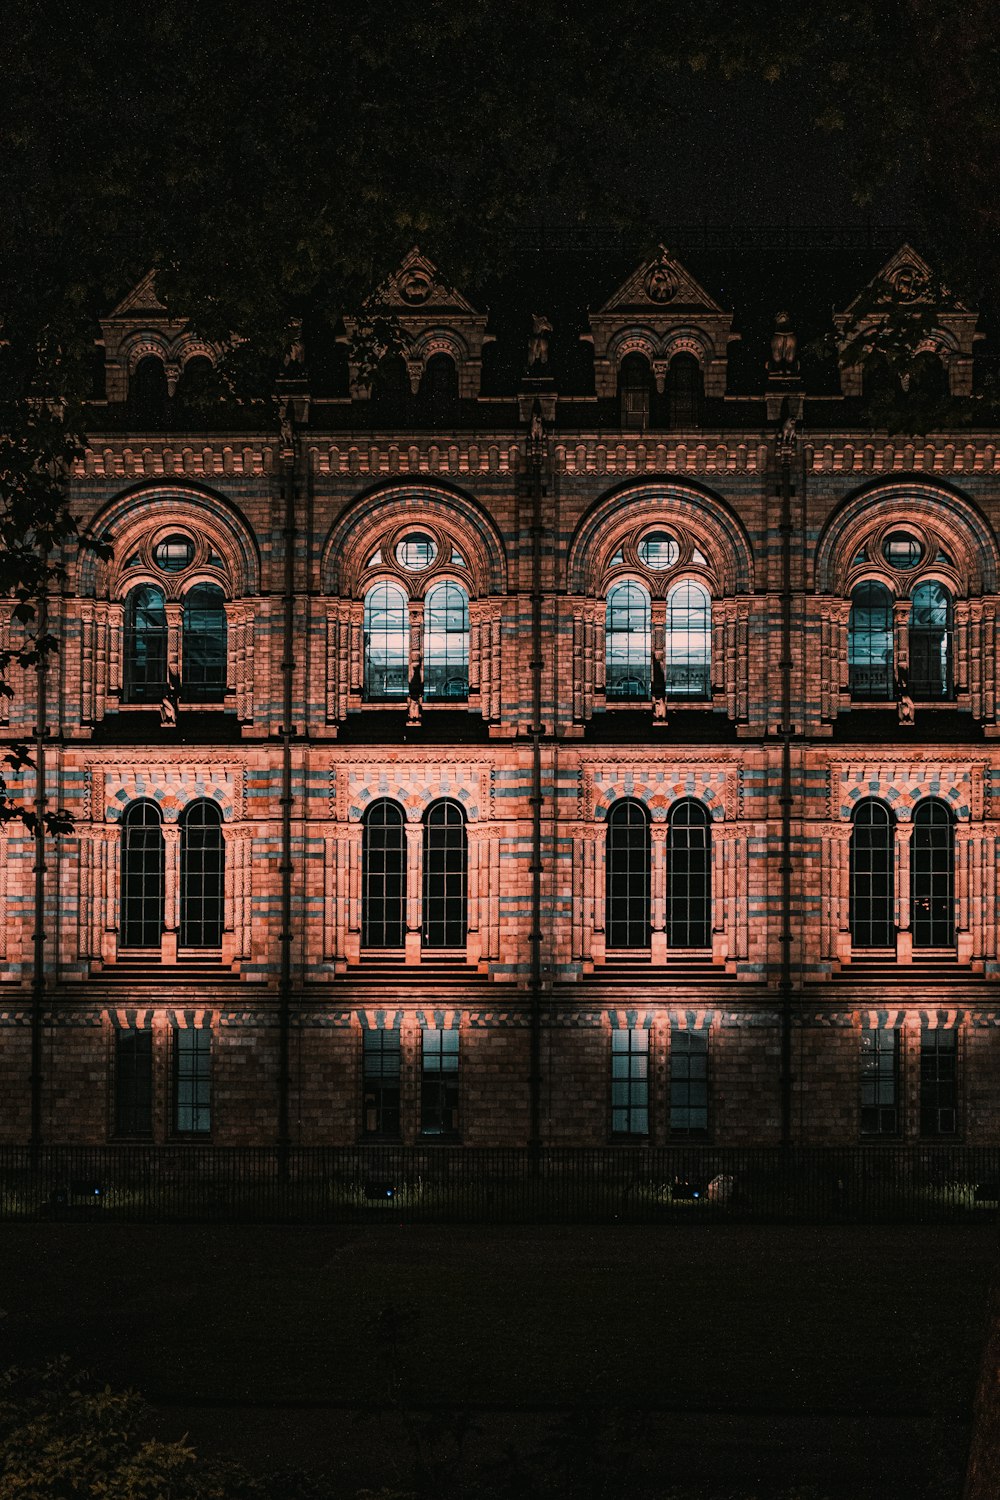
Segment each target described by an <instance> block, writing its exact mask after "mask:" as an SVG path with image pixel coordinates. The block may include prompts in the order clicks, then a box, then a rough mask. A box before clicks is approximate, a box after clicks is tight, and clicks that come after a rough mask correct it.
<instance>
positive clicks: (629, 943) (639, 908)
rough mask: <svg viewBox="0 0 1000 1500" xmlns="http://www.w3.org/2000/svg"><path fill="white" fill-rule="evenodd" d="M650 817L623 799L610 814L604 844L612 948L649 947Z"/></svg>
mask: <svg viewBox="0 0 1000 1500" xmlns="http://www.w3.org/2000/svg"><path fill="white" fill-rule="evenodd" d="M649 912H650V838H649V815H648V814H647V812H646V809H645V807H644V806H643V805H642V803H641V802H636V801H635V800H634V799H632V798H623V799H622V801H620V802H616V803H614V805H613V806H612V808H611V810H610V811H609V813H608V831H607V836H606V843H605V932H606V934H607V946H608V947H609V948H648V947H649V931H650V929H649Z"/></svg>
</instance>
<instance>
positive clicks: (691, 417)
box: [667, 354, 705, 427]
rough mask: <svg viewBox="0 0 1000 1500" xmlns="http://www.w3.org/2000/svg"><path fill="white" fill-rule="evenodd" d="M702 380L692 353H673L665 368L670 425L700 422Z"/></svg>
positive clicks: (679, 425) (685, 425)
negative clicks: (666, 368)
mask: <svg viewBox="0 0 1000 1500" xmlns="http://www.w3.org/2000/svg"><path fill="white" fill-rule="evenodd" d="M704 394H705V390H704V380H703V378H702V373H701V365H700V364H699V363H698V361H697V359H696V358H695V356H694V355H693V354H675V355H674V357H673V359H672V360H671V361H670V367H669V369H668V370H667V410H668V419H669V422H670V426H671V427H697V426H698V425H699V423H700V422H701V411H702V400H703V398H704Z"/></svg>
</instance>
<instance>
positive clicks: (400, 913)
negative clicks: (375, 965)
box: [361, 798, 406, 948]
mask: <svg viewBox="0 0 1000 1500" xmlns="http://www.w3.org/2000/svg"><path fill="white" fill-rule="evenodd" d="M405 941H406V821H405V819H404V817H403V809H402V808H401V807H400V806H399V804H398V803H397V802H390V801H389V800H388V799H387V798H380V800H379V801H378V802H373V803H372V804H371V805H370V807H369V808H368V809H367V811H366V812H365V817H364V824H363V827H362V843H361V946H362V947H363V948H402V947H403V946H404V943H405Z"/></svg>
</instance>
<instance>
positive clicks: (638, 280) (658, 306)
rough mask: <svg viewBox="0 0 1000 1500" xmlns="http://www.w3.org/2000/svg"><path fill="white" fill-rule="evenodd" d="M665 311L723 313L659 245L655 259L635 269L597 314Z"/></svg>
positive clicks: (688, 272)
mask: <svg viewBox="0 0 1000 1500" xmlns="http://www.w3.org/2000/svg"><path fill="white" fill-rule="evenodd" d="M668 308H685V309H690V308H700V309H701V310H703V311H705V312H712V313H720V314H722V313H724V309H723V308H721V307H720V306H719V304H718V302H716V300H715V298H714V297H711V296H710V295H709V294H708V292H706V290H705V288H704V287H703V286H702V285H701V283H700V282H698V281H696V280H695V278H694V277H693V276H692V275H691V273H690V271H689V270H688V269H687V267H686V266H682V265H681V263H680V261H679V260H678V259H677V258H676V256H674V255H671V253H670V251H669V250H668V249H667V248H666V246H665V245H661V246H660V248H659V250H658V252H657V253H656V255H653V256H651V257H650V259H649V260H646V261H643V263H642V265H640V266H637V267H636V268H635V270H634V271H633V272H632V274H631V276H629V277H628V278H627V279H626V280H625V281H624V282H623V283H622V285H621V286H620V287H619V288H618V290H617V292H614V293H612V295H611V296H610V297H609V298H608V300H607V302H605V304H604V306H603V307H602V308H601V309H600V312H601V313H611V312H625V311H628V312H637V311H655V312H662V311H666V310H667V309H668Z"/></svg>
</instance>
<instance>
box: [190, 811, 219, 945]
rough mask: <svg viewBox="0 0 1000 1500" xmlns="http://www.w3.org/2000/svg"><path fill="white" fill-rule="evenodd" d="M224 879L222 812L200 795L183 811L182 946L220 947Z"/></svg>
mask: <svg viewBox="0 0 1000 1500" xmlns="http://www.w3.org/2000/svg"><path fill="white" fill-rule="evenodd" d="M225 879H226V851H225V844H224V841H223V837H222V812H221V810H220V808H219V805H218V803H217V802H212V801H210V800H209V799H208V798H207V797H201V798H199V800H198V801H197V802H189V803H188V805H187V807H186V808H185V809H184V811H183V813H182V814H181V932H180V946H181V947H182V948H219V947H221V945H222V926H223V900H224V888H225Z"/></svg>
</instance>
